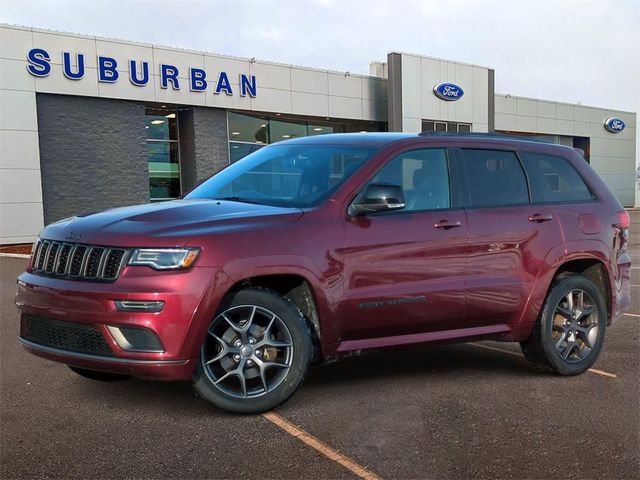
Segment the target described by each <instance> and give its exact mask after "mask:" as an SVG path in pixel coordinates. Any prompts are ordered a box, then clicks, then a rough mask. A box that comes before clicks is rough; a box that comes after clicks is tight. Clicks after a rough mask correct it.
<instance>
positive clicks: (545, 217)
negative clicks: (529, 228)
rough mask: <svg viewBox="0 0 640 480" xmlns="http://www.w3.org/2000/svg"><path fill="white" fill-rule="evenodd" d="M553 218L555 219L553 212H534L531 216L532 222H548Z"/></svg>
mask: <svg viewBox="0 0 640 480" xmlns="http://www.w3.org/2000/svg"><path fill="white" fill-rule="evenodd" d="M551 220H553V215H551V214H545V215H542V214H540V213H534V214H533V215H531V216H529V221H530V222H536V223H542V222H548V221H551Z"/></svg>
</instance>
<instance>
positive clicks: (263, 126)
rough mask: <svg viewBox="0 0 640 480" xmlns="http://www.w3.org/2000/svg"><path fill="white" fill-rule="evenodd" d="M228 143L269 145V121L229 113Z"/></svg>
mask: <svg viewBox="0 0 640 480" xmlns="http://www.w3.org/2000/svg"><path fill="white" fill-rule="evenodd" d="M227 121H228V122H229V141H231V142H250V143H269V129H268V127H269V120H268V119H266V118H260V117H251V116H249V115H240V114H239V113H233V112H229V116H228V120H227Z"/></svg>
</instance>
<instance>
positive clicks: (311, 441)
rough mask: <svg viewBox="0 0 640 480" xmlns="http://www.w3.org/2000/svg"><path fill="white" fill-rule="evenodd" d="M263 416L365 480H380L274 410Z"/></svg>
mask: <svg viewBox="0 0 640 480" xmlns="http://www.w3.org/2000/svg"><path fill="white" fill-rule="evenodd" d="M262 416H263V417H264V418H266V419H267V420H269V421H270V422H271V423H273V424H275V425H277V426H278V427H280V428H281V429H282V430H284V431H285V432H287V433H288V434H289V435H291V436H293V437H295V438H297V439H298V440H300V441H301V442H303V443H304V444H305V445H307V446H309V447H311V448H313V449H314V450H316V451H317V452H319V453H321V454H322V455H324V456H325V457H327V458H328V459H330V460H333V461H334V462H336V463H338V464H340V465H342V466H343V467H344V468H346V469H347V470H349V471H350V472H352V473H353V474H355V475H357V476H358V477H360V478H362V479H364V480H380V477H379V476H378V475H376V474H375V473H373V472H372V471H370V470H367V469H366V468H365V467H363V466H362V465H359V464H358V463H356V462H355V461H353V460H351V459H350V458H349V457H347V456H346V455H343V454H342V453H340V452H338V451H337V450H334V449H333V448H331V447H330V446H328V445H326V444H324V443H322V442H321V441H320V440H318V439H317V438H316V437H314V436H313V435H311V434H310V433H307V432H305V431H304V430H302V429H301V428H300V427H297V426H295V425H294V424H293V423H291V422H289V421H288V420H285V419H284V418H282V417H281V416H280V415H278V414H277V413H274V412H267V413H263V414H262Z"/></svg>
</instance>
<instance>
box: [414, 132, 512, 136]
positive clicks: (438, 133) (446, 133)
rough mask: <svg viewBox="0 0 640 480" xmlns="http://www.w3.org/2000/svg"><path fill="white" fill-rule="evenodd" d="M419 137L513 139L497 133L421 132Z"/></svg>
mask: <svg viewBox="0 0 640 480" xmlns="http://www.w3.org/2000/svg"><path fill="white" fill-rule="evenodd" d="M418 135H420V136H423V137H431V136H435V137H438V136H443V137H511V135H504V134H501V133H496V132H441V131H435V130H433V131H430V132H420V133H419V134H418Z"/></svg>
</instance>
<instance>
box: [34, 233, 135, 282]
mask: <svg viewBox="0 0 640 480" xmlns="http://www.w3.org/2000/svg"><path fill="white" fill-rule="evenodd" d="M127 254H128V250H126V249H124V248H108V247H96V246H91V245H80V244H75V243H67V242H56V241H52V240H39V241H38V244H37V245H36V248H35V249H34V251H33V261H32V263H31V268H32V270H33V273H35V274H36V275H44V276H48V277H63V278H69V279H74V280H97V281H103V282H104V281H107V282H113V281H115V280H116V279H117V278H118V275H119V274H120V270H122V266H123V265H124V263H125V260H126V257H127Z"/></svg>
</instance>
